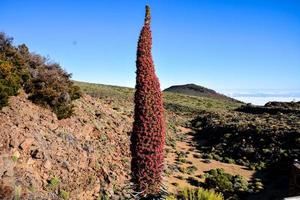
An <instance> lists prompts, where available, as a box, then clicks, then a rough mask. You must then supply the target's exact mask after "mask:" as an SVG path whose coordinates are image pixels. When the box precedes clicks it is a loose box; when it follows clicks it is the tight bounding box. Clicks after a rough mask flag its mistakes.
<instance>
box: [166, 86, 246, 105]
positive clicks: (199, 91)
mask: <svg viewBox="0 0 300 200" xmlns="http://www.w3.org/2000/svg"><path fill="white" fill-rule="evenodd" d="M164 92H174V93H179V94H185V95H191V96H199V97H211V98H215V99H222V100H227V101H234V102H240V101H238V100H236V99H234V98H231V97H228V96H226V95H223V94H220V93H218V92H216V91H214V90H212V89H209V88H206V87H203V86H200V85H196V84H193V83H190V84H185V85H173V86H171V87H169V88H167V89H165V90H164Z"/></svg>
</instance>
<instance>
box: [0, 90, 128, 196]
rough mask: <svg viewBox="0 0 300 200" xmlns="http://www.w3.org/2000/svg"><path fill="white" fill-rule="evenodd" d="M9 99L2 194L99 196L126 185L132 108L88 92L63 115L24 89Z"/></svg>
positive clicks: (3, 117) (4, 114)
mask: <svg viewBox="0 0 300 200" xmlns="http://www.w3.org/2000/svg"><path fill="white" fill-rule="evenodd" d="M9 103H10V104H9V105H10V106H8V107H4V108H3V109H2V111H0V132H1V137H0V199H11V198H12V197H14V198H18V197H20V196H21V199H58V198H59V197H61V198H67V197H68V196H69V197H70V198H71V199H96V198H97V197H98V196H99V194H100V193H101V190H103V191H106V192H109V193H111V194H112V195H115V196H116V195H119V194H120V193H122V191H123V192H124V191H125V190H124V188H123V186H124V185H125V182H126V180H128V178H129V177H128V176H129V171H128V170H129V161H130V159H129V132H130V130H131V113H126V114H124V113H122V112H120V111H116V110H114V109H112V108H111V107H110V106H109V105H108V104H107V103H106V102H102V101H101V99H97V100H96V99H93V98H91V97H90V96H88V95H84V96H83V97H82V98H81V99H79V100H76V101H75V102H74V105H75V106H74V112H75V114H74V116H72V117H71V118H69V119H64V120H58V119H57V117H56V115H55V114H53V113H52V112H51V111H49V110H48V109H45V108H41V107H39V106H37V105H35V104H32V103H31V102H30V101H28V100H27V97H26V94H25V93H24V92H21V94H20V95H19V96H16V97H11V98H10V102H9ZM75 197H76V198H75Z"/></svg>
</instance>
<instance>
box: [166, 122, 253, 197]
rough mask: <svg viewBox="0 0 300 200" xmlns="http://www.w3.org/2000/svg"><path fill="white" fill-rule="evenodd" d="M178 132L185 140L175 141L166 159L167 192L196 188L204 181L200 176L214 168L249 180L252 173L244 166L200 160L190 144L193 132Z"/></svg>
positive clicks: (184, 129) (183, 129)
mask: <svg viewBox="0 0 300 200" xmlns="http://www.w3.org/2000/svg"><path fill="white" fill-rule="evenodd" d="M180 131H181V134H184V138H185V139H183V140H182V141H177V142H176V148H175V149H169V150H168V151H169V153H168V154H167V157H166V163H167V166H168V170H167V174H168V176H167V177H166V180H165V184H166V186H167V188H168V191H169V192H171V193H173V192H177V189H178V188H184V187H196V186H197V185H199V184H201V182H203V181H204V178H203V177H202V176H201V175H203V174H204V173H205V171H208V170H210V169H215V168H223V169H224V170H225V172H227V173H229V174H232V175H241V176H243V177H244V178H246V179H247V180H249V179H251V177H252V175H253V173H254V171H250V170H248V169H246V168H245V167H244V166H240V165H235V164H227V163H222V162H219V161H215V160H207V159H201V158H200V153H199V152H198V150H197V149H196V147H195V146H194V145H193V142H192V139H193V134H194V133H193V131H192V130H191V129H189V128H184V127H180Z"/></svg>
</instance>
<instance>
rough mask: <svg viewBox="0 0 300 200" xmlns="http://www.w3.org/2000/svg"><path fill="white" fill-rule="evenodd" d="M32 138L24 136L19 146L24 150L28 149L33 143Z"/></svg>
mask: <svg viewBox="0 0 300 200" xmlns="http://www.w3.org/2000/svg"><path fill="white" fill-rule="evenodd" d="M33 141H34V140H33V139H32V138H26V139H25V140H24V141H23V142H22V143H21V144H20V148H21V149H22V150H24V151H28V150H29V148H30V146H31V145H32V143H33Z"/></svg>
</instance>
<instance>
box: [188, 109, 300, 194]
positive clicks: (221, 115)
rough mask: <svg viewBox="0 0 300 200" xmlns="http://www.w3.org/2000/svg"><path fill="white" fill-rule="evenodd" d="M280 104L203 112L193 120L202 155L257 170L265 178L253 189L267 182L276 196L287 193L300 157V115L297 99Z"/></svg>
mask: <svg viewBox="0 0 300 200" xmlns="http://www.w3.org/2000/svg"><path fill="white" fill-rule="evenodd" d="M275 104H276V106H275ZM280 105H283V104H282V103H281V104H277V103H269V104H268V105H267V106H260V107H258V106H251V105H247V106H243V107H242V108H239V109H237V110H236V111H230V110H227V111H222V110H219V111H215V112H211V111H206V112H203V113H202V114H201V115H199V116H198V117H197V118H196V119H194V120H193V121H192V123H191V126H192V127H193V128H194V130H195V131H196V132H197V134H196V136H195V141H197V143H198V144H201V145H198V149H199V150H200V152H201V153H202V156H201V157H202V158H204V159H215V160H218V161H222V162H226V163H236V164H239V165H243V166H247V167H248V169H251V170H256V171H257V172H256V174H255V177H256V178H262V180H260V179H259V180H258V179H257V181H255V183H253V184H254V185H253V186H252V188H251V189H250V191H254V192H256V191H258V190H260V189H264V188H265V187H264V186H266V187H268V190H270V188H272V190H273V196H272V198H273V197H275V196H276V198H279V199H280V197H284V196H287V195H288V191H287V188H288V177H289V176H290V169H291V166H292V163H293V161H294V159H298V158H299V157H300V124H299V121H300V116H299V113H298V111H299V110H298V107H297V103H291V104H284V105H285V108H280ZM287 106H288V107H287ZM291 106H292V107H293V108H291ZM269 108H272V109H269ZM275 109H276V110H277V111H276V112H275ZM282 110H284V113H282V112H281V111H282ZM262 192H263V191H262ZM262 195H263V194H262Z"/></svg>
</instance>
